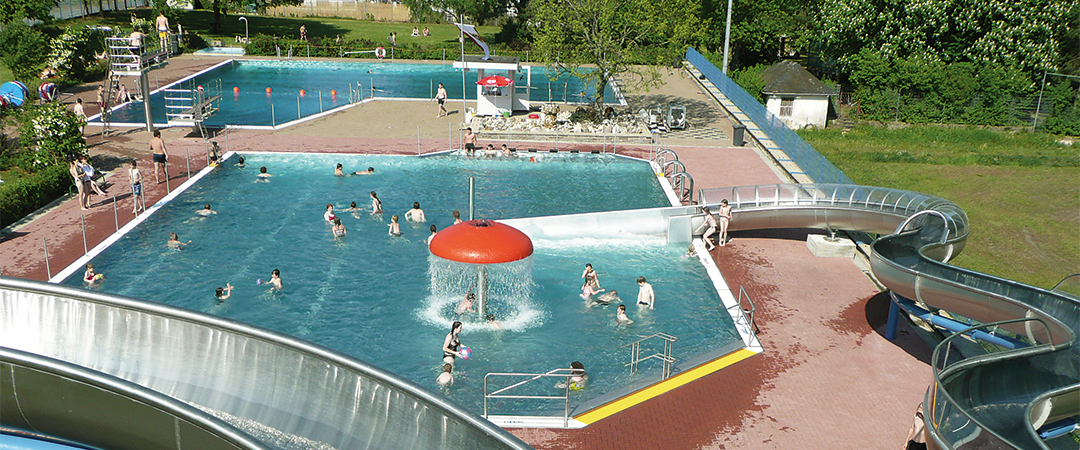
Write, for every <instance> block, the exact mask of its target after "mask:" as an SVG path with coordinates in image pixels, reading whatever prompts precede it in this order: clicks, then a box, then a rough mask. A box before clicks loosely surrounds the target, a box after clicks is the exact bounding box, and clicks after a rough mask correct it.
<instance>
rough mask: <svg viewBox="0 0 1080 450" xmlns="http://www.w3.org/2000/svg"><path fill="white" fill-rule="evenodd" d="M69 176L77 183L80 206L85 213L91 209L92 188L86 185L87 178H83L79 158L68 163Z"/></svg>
mask: <svg viewBox="0 0 1080 450" xmlns="http://www.w3.org/2000/svg"><path fill="white" fill-rule="evenodd" d="M68 174H70V175H71V181H72V182H74V183H75V188H76V189H78V191H79V206H80V207H81V208H82V209H83V211H85V210H87V209H90V187H89V186H87V185H86V177H85V176H83V169H82V167H81V166H79V160H78V158H75V159H72V160H71V161H68Z"/></svg>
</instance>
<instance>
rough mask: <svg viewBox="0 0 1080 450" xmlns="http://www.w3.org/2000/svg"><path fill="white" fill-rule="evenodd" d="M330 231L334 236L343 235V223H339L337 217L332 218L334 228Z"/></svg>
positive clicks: (339, 220)
mask: <svg viewBox="0 0 1080 450" xmlns="http://www.w3.org/2000/svg"><path fill="white" fill-rule="evenodd" d="M331 231H333V233H334V237H335V238H336V237H338V236H344V235H345V233H346V231H345V225H342V224H341V219H339V218H337V217H335V218H334V228H333V229H332V230H331Z"/></svg>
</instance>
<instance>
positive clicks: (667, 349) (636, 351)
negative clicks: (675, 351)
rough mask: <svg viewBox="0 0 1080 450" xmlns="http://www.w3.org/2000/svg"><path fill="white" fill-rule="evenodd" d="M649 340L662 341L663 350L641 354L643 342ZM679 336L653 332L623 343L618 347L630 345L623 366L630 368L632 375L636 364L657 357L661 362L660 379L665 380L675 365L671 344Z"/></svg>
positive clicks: (636, 366)
mask: <svg viewBox="0 0 1080 450" xmlns="http://www.w3.org/2000/svg"><path fill="white" fill-rule="evenodd" d="M651 340H661V341H663V350H661V351H659V352H655V353H652V354H647V355H645V356H641V346H642V344H644V343H645V342H648V341H651ZM678 340H679V338H677V337H675V336H672V335H670V334H666V333H655V334H651V335H649V336H645V337H642V338H641V339H638V340H636V341H634V342H631V343H629V344H626V345H623V346H621V347H620V348H626V347H630V362H628V363H626V364H623V366H626V367H629V368H630V374H631V375H633V374H634V373H636V372H637V370H638V364H640V363H642V362H644V361H648V360H650V359H657V360H660V362H661V364H662V365H661V369H660V379H661V380H666V379H668V377H670V376H671V369H672V368H673V367H675V361H676V360H675V358H674V357H672V356H671V345H672V344H674V343H675V341H678ZM646 353H647V352H646Z"/></svg>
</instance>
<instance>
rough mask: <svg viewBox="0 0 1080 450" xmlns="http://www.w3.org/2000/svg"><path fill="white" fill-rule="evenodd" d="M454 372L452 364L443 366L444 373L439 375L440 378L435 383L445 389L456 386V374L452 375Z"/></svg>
mask: <svg viewBox="0 0 1080 450" xmlns="http://www.w3.org/2000/svg"><path fill="white" fill-rule="evenodd" d="M453 371H454V366H453V365H452V364H443V371H442V373H440V374H439V378H436V379H435V383H437V384H438V385H439V387H443V388H444V387H449V386H450V385H452V384H454V374H453V373H451V372H453Z"/></svg>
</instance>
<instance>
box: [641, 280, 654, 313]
mask: <svg viewBox="0 0 1080 450" xmlns="http://www.w3.org/2000/svg"><path fill="white" fill-rule="evenodd" d="M637 284H638V293H637V304H638V306H648V307H649V309H653V303H655V302H656V293H654V292H653V288H652V285H651V284H649V283H646V282H645V277H637Z"/></svg>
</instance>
